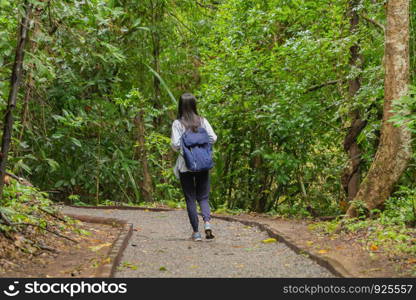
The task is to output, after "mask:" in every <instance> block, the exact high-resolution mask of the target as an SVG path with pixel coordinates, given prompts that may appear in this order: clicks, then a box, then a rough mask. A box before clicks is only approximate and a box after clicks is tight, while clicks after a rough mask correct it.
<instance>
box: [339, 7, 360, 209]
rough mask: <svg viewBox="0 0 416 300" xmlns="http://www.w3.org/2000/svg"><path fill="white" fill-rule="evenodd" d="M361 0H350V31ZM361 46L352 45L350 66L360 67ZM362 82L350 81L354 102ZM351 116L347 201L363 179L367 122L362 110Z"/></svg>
mask: <svg viewBox="0 0 416 300" xmlns="http://www.w3.org/2000/svg"><path fill="white" fill-rule="evenodd" d="M359 2H360V1H359V0H350V2H349V7H348V15H349V18H350V32H351V34H354V33H355V32H356V30H357V27H358V24H359V21H360V19H359V15H358V13H357V10H356V9H355V8H356V7H357V6H358V4H359ZM359 53H360V47H359V45H358V44H354V45H352V46H351V47H350V61H349V64H350V67H351V69H353V68H358V67H360V63H361V62H360V59H359V58H360V56H359ZM360 87H361V83H360V77H359V76H357V77H355V78H353V79H350V80H349V81H348V96H349V98H350V101H351V102H353V101H354V98H355V96H356V94H357V93H358V91H359V90H360ZM350 116H351V126H350V127H349V129H348V133H347V135H346V136H345V139H344V151H345V152H346V153H347V154H348V158H349V162H348V167H347V168H345V170H344V172H343V174H342V176H341V183H342V186H343V188H344V190H345V192H346V194H347V201H348V202H350V201H351V200H352V199H354V197H355V195H356V194H357V192H358V189H359V187H360V181H361V171H360V164H361V149H360V147H359V145H358V143H357V137H358V135H359V134H360V133H361V131H362V130H363V128H364V127H365V125H366V122H365V121H363V120H362V119H361V116H360V111H359V110H354V111H352V112H351V113H350Z"/></svg>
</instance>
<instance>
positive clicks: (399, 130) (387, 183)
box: [346, 0, 411, 217]
mask: <svg viewBox="0 0 416 300" xmlns="http://www.w3.org/2000/svg"><path fill="white" fill-rule="evenodd" d="M385 35H386V37H385V78H384V90H385V92H384V107H383V120H382V127H381V136H380V144H379V146H378V149H377V153H376V155H375V158H374V161H373V163H372V164H371V167H370V170H369V171H368V174H367V177H366V178H365V179H364V181H363V183H362V184H361V187H360V189H359V191H358V193H357V195H356V197H355V198H354V200H359V201H363V202H364V204H365V206H366V208H367V209H369V210H371V209H374V208H376V207H378V206H380V205H381V204H383V203H384V201H385V200H386V199H387V198H388V197H389V196H390V193H391V192H392V190H393V187H394V184H395V183H396V182H397V181H398V180H399V178H400V176H401V175H402V173H403V171H404V170H405V169H406V167H407V165H408V162H409V160H410V158H411V134H410V131H409V130H408V129H407V128H406V127H405V126H401V127H395V126H394V125H393V124H392V123H391V122H389V121H388V120H389V119H390V117H391V116H392V115H393V114H394V113H393V112H392V111H391V109H392V104H393V100H394V99H399V98H400V97H402V96H405V95H407V94H408V84H409V0H390V1H388V2H387V28H386V33H385ZM346 216H347V217H355V216H357V207H356V204H354V203H353V204H352V205H351V206H350V207H349V209H348V211H347V213H346Z"/></svg>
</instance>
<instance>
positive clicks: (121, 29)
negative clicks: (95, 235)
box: [0, 0, 416, 222]
mask: <svg viewBox="0 0 416 300" xmlns="http://www.w3.org/2000/svg"><path fill="white" fill-rule="evenodd" d="M384 2H385V1H370V0H364V1H361V2H360V4H359V5H358V6H357V7H356V8H355V9H356V10H357V11H358V12H359V14H360V16H366V18H367V19H372V20H375V21H377V22H378V23H380V24H384V23H385V10H384ZM414 2H415V1H412V3H413V5H414ZM36 3H37V2H36ZM203 3H205V4H207V3H209V5H205V6H204V5H198V3H197V2H196V1H190V0H189V1H188V0H187V1H173V0H163V1H151V0H140V1H139V0H128V1H119V0H85V1H50V2H48V4H47V5H46V4H42V6H39V13H38V14H36V16H35V21H36V22H34V24H32V28H31V35H30V39H31V42H30V43H29V45H28V47H27V49H26V53H27V55H26V59H25V78H24V82H23V88H22V91H21V94H20V95H19V101H18V107H17V112H18V113H17V115H16V123H15V124H16V126H15V128H14V132H13V141H12V153H11V158H10V169H12V171H13V172H15V173H16V174H19V175H21V176H23V177H28V178H29V179H30V181H31V182H33V183H34V184H35V185H36V186H38V187H40V188H41V189H42V190H48V191H49V190H53V191H54V193H53V194H52V195H53V197H54V198H55V200H64V201H67V202H69V203H72V204H79V205H95V204H99V205H105V204H108V205H118V204H120V203H122V204H129V205H139V204H143V201H144V197H143V191H142V187H141V185H140V183H141V182H142V179H143V178H142V177H143V174H142V173H143V168H142V165H141V161H140V160H139V159H138V153H141V152H142V151H144V150H146V151H145V161H146V162H147V164H148V169H149V172H150V176H151V181H152V182H151V184H152V186H153V190H154V192H153V195H152V198H153V199H154V200H155V201H156V203H163V204H166V205H168V206H171V207H183V205H184V201H183V195H182V193H181V190H180V185H179V183H178V180H177V179H176V178H175V177H174V174H173V172H172V166H173V164H174V161H175V159H176V157H175V154H174V153H173V152H172V150H171V149H170V138H169V137H170V130H171V122H172V121H173V120H174V119H175V115H176V110H177V107H176V105H177V104H176V99H177V98H178V96H179V95H180V94H182V93H183V92H186V91H191V92H194V93H195V94H196V95H197V97H198V99H199V104H198V108H199V110H200V112H201V114H202V115H203V116H205V117H207V119H209V121H210V123H211V124H212V125H213V128H214V130H215V131H216V133H217V135H218V137H219V138H218V143H217V144H216V145H215V149H214V155H215V162H216V165H215V168H214V169H213V170H212V172H211V174H212V182H211V183H212V184H211V185H212V193H211V197H210V201H211V204H212V207H213V209H214V210H217V211H223V212H232V211H251V210H255V211H258V212H268V213H269V214H281V215H291V216H292V215H298V216H302V217H307V216H309V215H310V212H311V210H313V211H314V212H318V214H320V215H339V214H341V213H342V211H341V208H340V201H341V200H344V198H345V193H344V191H343V190H342V186H341V184H340V176H341V173H342V172H343V170H344V168H345V167H346V162H347V157H346V154H345V153H344V149H343V147H342V143H343V139H344V137H345V135H346V133H347V130H348V128H349V126H350V125H351V124H350V123H351V115H350V112H351V111H354V110H357V111H359V112H360V114H361V116H362V117H363V118H364V119H365V120H367V126H366V127H365V128H364V130H363V131H362V132H361V134H360V135H359V136H358V139H357V141H358V143H359V145H360V147H361V148H362V149H363V155H362V158H363V161H362V168H361V169H362V172H363V174H365V172H366V171H367V169H368V167H369V165H370V163H371V161H372V159H373V157H374V154H375V151H376V149H377V144H378V139H379V133H380V119H381V114H380V112H381V109H382V99H383V97H384V90H383V75H384V74H383V66H382V63H383V62H382V58H383V50H384V35H383V33H382V32H381V30H380V29H379V28H378V27H376V26H375V25H374V24H373V23H371V22H369V21H368V20H367V21H366V19H364V18H360V24H359V26H358V28H357V29H356V30H355V31H354V32H351V30H350V23H349V19H348V14H347V8H348V1H346V0H335V1H334V0H322V1H307V0H299V1H280V0H271V1H262V0H247V1H246V0H244V1H242V0H227V1H220V2H218V1H216V2H212V1H203ZM199 4H201V3H199ZM36 5H39V3H37V4H36ZM0 6H1V10H0V29H1V30H0V37H1V38H0V41H1V42H0V66H2V68H0V106H1V107H4V106H5V103H6V99H7V96H8V89H9V83H8V78H9V77H10V75H11V74H10V73H11V65H12V62H13V55H14V49H15V46H16V31H17V29H18V28H17V27H18V20H19V18H18V17H19V16H20V14H21V9H22V1H9V0H7V1H4V0H3V1H0ZM10 16H14V17H10ZM35 24H36V25H35ZM415 24H416V21H415V13H414V10H412V12H411V29H412V36H413V37H414V36H415V35H414V34H415ZM414 40H415V39H412V41H411V62H412V66H413V67H414V64H415V58H414V57H415V44H414ZM356 43H359V45H360V53H359V56H360V59H359V67H358V66H357V67H351V66H350V47H351V46H353V45H355V44H356ZM413 67H412V70H414V69H415V68H413ZM357 76H360V78H361V88H360V90H359V91H358V93H357V94H356V95H355V96H354V98H353V99H351V97H350V96H349V94H348V80H349V79H352V78H355V77H357ZM414 78H415V77H414V72H413V73H412V80H413V84H415V82H414ZM415 93H416V92H415V91H414V88H413V89H412V93H411V94H410V95H409V96H408V97H403V98H402V99H399V100H398V101H397V105H396V106H395V110H397V111H400V112H401V113H400V114H399V116H398V117H397V118H396V119H394V120H392V121H393V122H395V123H396V124H398V125H400V124H407V125H408V126H409V128H411V130H415V129H414V123H415V120H414V114H413V112H414V110H415V108H414V101H413V100H414V95H413V94H415ZM25 99H26V100H28V103H27V105H28V114H27V115H26V117H24V113H23V112H24V111H25V104H24V101H25ZM139 113H140V114H143V120H142V121H143V125H144V130H145V148H146V149H140V146H139V145H138V143H137V128H136V125H135V123H134V118H135V117H136V116H137V114H139ZM415 174H416V169H415V168H414V163H412V164H411V166H410V167H409V169H408V170H407V172H406V174H405V176H404V178H403V179H402V181H401V183H400V184H401V191H402V192H403V191H405V190H406V192H405V193H406V194H400V195H399V194H395V196H394V197H392V199H394V200H391V201H396V204H397V205H399V206H400V207H403V209H405V210H406V211H407V212H406V213H405V212H400V216H401V218H402V219H401V220H402V222H411V211H410V210H409V209H410V206H409V203H408V202H409V201H411V200H410V199H412V197H413V196H412V195H413V194H412V191H413V190H415V188H416V187H415V186H414V183H413V179H412V178H414V175H415ZM389 203H390V202H389ZM146 205H156V204H149V203H146ZM388 211H391V210H390V209H389V210H388ZM389 218H390V219H392V218H393V217H391V216H390V217H389ZM397 218H399V217H397Z"/></svg>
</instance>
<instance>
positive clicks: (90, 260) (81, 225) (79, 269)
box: [0, 221, 120, 278]
mask: <svg viewBox="0 0 416 300" xmlns="http://www.w3.org/2000/svg"><path fill="white" fill-rule="evenodd" d="M73 229H74V230H66V232H65V236H66V237H68V238H70V239H72V240H74V241H76V243H75V242H73V241H70V240H68V239H64V238H62V237H59V236H56V235H52V234H49V233H44V234H39V233H37V234H36V235H35V236H34V235H33V234H32V235H31V238H32V239H33V240H34V241H36V242H37V243H39V244H41V245H42V246H43V247H44V248H47V249H49V250H45V249H37V248H36V247H30V246H28V245H24V242H23V240H24V239H25V238H24V237H23V235H21V234H14V235H13V237H12V239H13V240H14V242H11V240H10V239H9V238H6V237H4V236H3V235H0V254H1V255H0V277H15V278H26V277H29V278H30V277H41V278H51V277H55V278H56V277H59V278H62V277H71V278H77V277H78V278H79V277H82V278H85V277H96V273H97V271H98V268H99V267H100V266H101V265H102V264H103V263H105V260H106V258H107V253H108V250H109V248H110V246H111V245H112V243H113V241H114V240H115V239H116V237H117V234H118V232H119V230H120V229H119V228H118V227H113V226H110V225H104V224H94V223H86V222H80V221H77V222H76V224H75V225H74V228H73Z"/></svg>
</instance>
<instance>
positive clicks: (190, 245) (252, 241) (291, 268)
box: [63, 207, 333, 277]
mask: <svg viewBox="0 0 416 300" xmlns="http://www.w3.org/2000/svg"><path fill="white" fill-rule="evenodd" d="M63 212H64V213H65V212H66V213H74V214H80V215H81V214H82V215H93V216H102V217H111V218H118V219H124V220H127V221H128V222H129V223H132V224H133V226H134V228H135V231H134V233H133V236H132V238H131V239H130V241H129V243H128V246H127V248H126V250H125V251H124V254H123V257H122V259H121V264H120V266H119V267H118V271H117V273H116V277H333V275H332V274H331V273H330V272H329V271H328V270H326V269H325V268H323V267H321V266H319V265H318V264H316V263H315V262H313V261H312V260H310V259H309V258H307V257H305V256H303V255H298V254H296V253H294V252H293V251H292V250H291V249H289V248H288V247H287V246H286V245H285V244H283V243H279V242H277V243H263V242H262V241H263V240H265V239H267V238H268V236H267V234H266V233H265V232H262V231H260V230H259V229H257V228H255V227H248V226H245V225H243V224H241V223H239V222H227V221H222V220H218V219H214V220H213V221H212V224H213V228H214V234H215V235H216V238H215V239H214V240H210V241H208V240H205V239H204V240H203V241H202V242H193V241H191V240H190V235H191V227H190V225H189V222H188V217H187V214H186V212H185V211H167V212H151V211H141V210H108V209H83V208H73V207H65V208H64V209H63ZM200 226H202V224H200ZM200 230H201V229H200Z"/></svg>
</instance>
